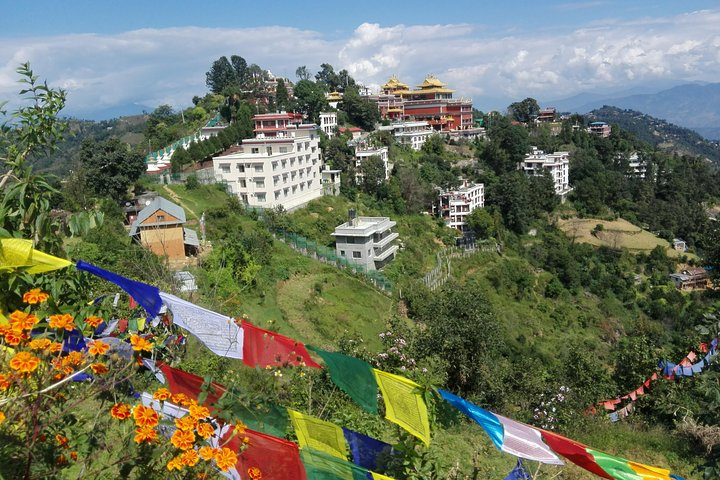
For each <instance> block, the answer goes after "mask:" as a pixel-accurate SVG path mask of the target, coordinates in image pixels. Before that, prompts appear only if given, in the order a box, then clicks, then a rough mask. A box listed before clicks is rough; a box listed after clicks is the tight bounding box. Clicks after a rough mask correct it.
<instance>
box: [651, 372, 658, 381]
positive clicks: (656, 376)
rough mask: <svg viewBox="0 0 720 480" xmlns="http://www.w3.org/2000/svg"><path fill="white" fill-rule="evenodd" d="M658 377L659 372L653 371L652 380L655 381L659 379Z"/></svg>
mask: <svg viewBox="0 0 720 480" xmlns="http://www.w3.org/2000/svg"><path fill="white" fill-rule="evenodd" d="M657 378H658V374H657V372H655V373H653V374H652V376H651V377H650V380H652V381H655V380H657Z"/></svg>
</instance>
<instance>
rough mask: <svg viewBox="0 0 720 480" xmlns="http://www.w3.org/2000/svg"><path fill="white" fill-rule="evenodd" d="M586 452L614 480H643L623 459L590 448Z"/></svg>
mask: <svg viewBox="0 0 720 480" xmlns="http://www.w3.org/2000/svg"><path fill="white" fill-rule="evenodd" d="M586 450H587V452H588V453H589V454H591V455H592V456H593V458H595V462H596V463H597V464H598V465H600V467H601V468H602V469H603V470H604V471H605V472H607V473H608V474H609V475H610V476H611V477H612V478H614V479H615V480H643V477H641V476H640V475H638V474H637V473H636V472H635V470H633V469H632V468H630V465H628V461H627V460H625V459H624V458H620V457H616V456H614V455H610V454H608V453H605V452H600V451H598V450H593V449H591V448H586Z"/></svg>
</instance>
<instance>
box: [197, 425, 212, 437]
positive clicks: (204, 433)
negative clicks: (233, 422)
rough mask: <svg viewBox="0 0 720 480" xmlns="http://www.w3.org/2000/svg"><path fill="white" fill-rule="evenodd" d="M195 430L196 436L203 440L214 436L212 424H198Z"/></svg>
mask: <svg viewBox="0 0 720 480" xmlns="http://www.w3.org/2000/svg"><path fill="white" fill-rule="evenodd" d="M196 430H197V433H198V435H200V436H201V437H202V438H204V439H208V438H210V437H212V436H213V435H214V434H215V427H213V426H212V424H210V423H207V422H201V423H198V426H197V428H196Z"/></svg>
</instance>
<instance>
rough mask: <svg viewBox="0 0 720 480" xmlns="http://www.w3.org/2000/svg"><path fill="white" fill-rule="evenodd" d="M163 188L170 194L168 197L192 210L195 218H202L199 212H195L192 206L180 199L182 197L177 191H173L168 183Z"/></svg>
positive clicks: (187, 209)
mask: <svg viewBox="0 0 720 480" xmlns="http://www.w3.org/2000/svg"><path fill="white" fill-rule="evenodd" d="M163 190H165V192H166V193H167V194H168V197H170V198H172V201H173V202H175V203H177V204H178V205H180V206H181V207H182V208H184V209H185V210H186V211H188V212H190V213H191V214H192V215H193V217H195V219H199V218H200V217H199V216H198V214H197V213H195V212H194V211H193V209H192V208H190V207H188V206H187V205H185V204H184V203H183V201H182V200H181V199H180V197H178V195H177V193H175V192H173V191H172V190H170V188H169V187H168V186H167V185H163Z"/></svg>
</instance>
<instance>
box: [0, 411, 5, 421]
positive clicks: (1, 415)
mask: <svg viewBox="0 0 720 480" xmlns="http://www.w3.org/2000/svg"><path fill="white" fill-rule="evenodd" d="M4 421H5V414H4V413H3V412H0V423H3V422H4Z"/></svg>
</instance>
